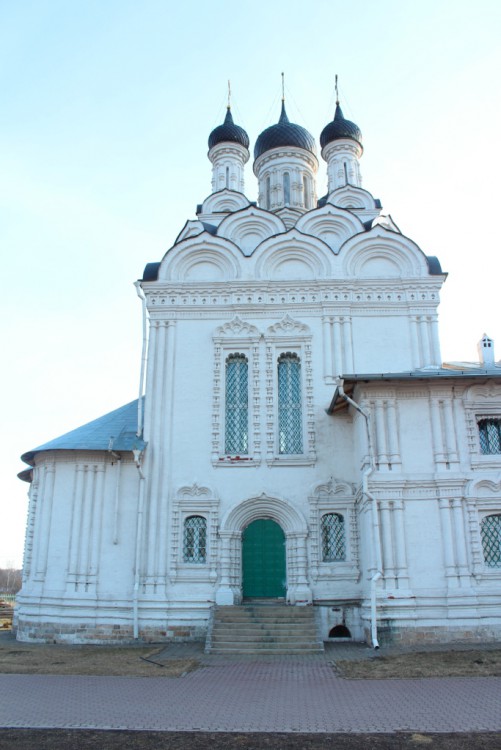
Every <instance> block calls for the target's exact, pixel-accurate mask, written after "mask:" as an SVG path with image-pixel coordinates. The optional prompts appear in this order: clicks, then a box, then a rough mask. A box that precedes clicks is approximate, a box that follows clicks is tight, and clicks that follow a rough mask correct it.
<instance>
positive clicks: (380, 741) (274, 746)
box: [0, 729, 501, 750]
mask: <svg viewBox="0 0 501 750" xmlns="http://www.w3.org/2000/svg"><path fill="white" fill-rule="evenodd" d="M0 747H1V748H2V750H33V748H36V749H37V750H206V748H208V747H210V748H211V750H234V749H237V750H265V749H266V750H324V749H325V750H328V749H331V748H336V750H337V748H342V749H343V750H417V749H418V748H431V750H498V749H499V748H501V735H499V734H494V733H491V732H478V733H465V734H415V733H414V734H411V733H403V732H402V733H401V732H397V733H395V734H299V733H298V734H285V733H282V732H273V733H267V732H249V733H247V734H239V733H233V732H231V733H230V732H210V733H209V732H124V731H113V732H112V731H94V730H84V729H78V730H68V729H44V730H40V729H36V730H33V729H0Z"/></svg>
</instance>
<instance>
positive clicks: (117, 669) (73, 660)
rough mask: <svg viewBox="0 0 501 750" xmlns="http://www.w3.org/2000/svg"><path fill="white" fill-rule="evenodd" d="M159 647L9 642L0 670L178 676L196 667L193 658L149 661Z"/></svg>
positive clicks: (1, 651) (1, 649)
mask: <svg viewBox="0 0 501 750" xmlns="http://www.w3.org/2000/svg"><path fill="white" fill-rule="evenodd" d="M161 650H162V649H160V648H158V647H157V648H156V649H154V650H153V649H152V648H151V647H149V648H148V647H138V646H114V647H112V646H62V645H52V644H39V643H36V644H35V643H16V642H15V641H10V642H6V643H1V644H0V673H3V674H64V675H68V674H75V675H111V676H120V677H180V676H181V675H183V674H186V673H187V672H191V671H193V670H194V669H197V667H198V666H199V663H198V662H197V660H196V659H169V660H165V661H162V662H161V663H152V661H153V662H154V661H155V656H156V655H157V654H159V653H160V652H161ZM145 659H151V660H152V661H145Z"/></svg>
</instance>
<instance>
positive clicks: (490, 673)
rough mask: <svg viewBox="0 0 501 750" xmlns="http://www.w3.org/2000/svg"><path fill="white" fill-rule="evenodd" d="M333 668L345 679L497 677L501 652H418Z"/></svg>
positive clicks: (345, 663)
mask: <svg viewBox="0 0 501 750" xmlns="http://www.w3.org/2000/svg"><path fill="white" fill-rule="evenodd" d="M334 668H335V669H336V671H337V672H338V674H339V675H340V676H341V677H346V678H347V679H352V680H360V679H362V680H363V679H366V680H367V679H373V680H384V679H405V678H409V677H500V676H501V649H493V650H488V651H487V650H482V651H480V650H478V651H477V650H468V651H420V652H417V653H409V654H398V655H393V656H392V655H388V656H382V655H377V656H374V657H372V658H370V659H361V660H356V661H354V660H353V661H352V660H349V661H348V660H345V661H342V660H341V661H336V662H335V664H334Z"/></svg>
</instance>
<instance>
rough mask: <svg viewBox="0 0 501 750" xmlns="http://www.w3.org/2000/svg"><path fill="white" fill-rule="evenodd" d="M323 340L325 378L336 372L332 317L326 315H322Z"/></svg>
mask: <svg viewBox="0 0 501 750" xmlns="http://www.w3.org/2000/svg"><path fill="white" fill-rule="evenodd" d="M322 333H323V337H322V342H323V348H324V378H330V377H332V376H333V375H335V373H334V372H333V369H332V346H331V318H328V317H327V316H326V315H324V316H323V317H322Z"/></svg>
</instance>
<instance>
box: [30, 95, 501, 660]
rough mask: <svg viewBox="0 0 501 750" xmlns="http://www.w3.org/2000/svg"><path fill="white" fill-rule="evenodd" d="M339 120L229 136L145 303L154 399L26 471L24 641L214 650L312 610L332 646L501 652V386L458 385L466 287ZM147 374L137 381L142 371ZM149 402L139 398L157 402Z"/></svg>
mask: <svg viewBox="0 0 501 750" xmlns="http://www.w3.org/2000/svg"><path fill="white" fill-rule="evenodd" d="M362 152H363V147H362V135H361V132H360V129H359V128H358V126H357V125H355V124H354V123H353V122H350V121H349V120H346V119H345V118H344V116H343V113H342V110H341V107H340V106H339V103H337V105H336V111H335V116H334V119H333V120H332V121H331V122H329V123H328V124H327V125H326V127H325V128H324V130H323V131H322V133H321V135H320V157H321V159H323V161H324V162H326V166H327V180H328V188H327V194H326V195H325V196H324V197H321V198H318V197H317V170H318V168H319V155H318V150H317V146H316V142H315V139H314V138H313V136H312V135H311V134H310V133H309V132H308V131H307V130H305V129H304V128H303V127H301V126H299V125H296V124H293V123H292V122H290V121H289V119H288V117H287V114H286V110H285V105H284V103H283V102H282V111H281V114H280V118H279V121H278V123H277V124H275V125H272V126H271V127H268V128H267V129H266V130H264V132H262V133H261V134H260V135H259V137H258V138H257V141H256V143H255V145H254V162H253V172H254V175H255V178H256V180H257V184H258V194H259V198H258V201H257V203H255V202H252V201H250V200H248V199H247V198H246V196H245V187H244V168H245V164H246V163H247V161H248V160H249V158H250V151H249V138H248V136H247V133H246V132H245V131H244V130H243V129H242V128H241V127H239V126H238V125H236V124H235V123H234V121H233V118H232V114H231V110H230V107H228V111H227V114H226V118H225V120H224V123H223V124H222V125H220V126H219V127H216V128H215V130H213V131H212V133H211V134H210V136H209V151H208V158H209V160H210V163H211V165H212V192H211V194H210V195H209V196H208V197H207V198H206V199H205V200H204V201H203V203H201V204H200V205H198V207H197V210H196V219H194V220H189V221H187V222H186V223H185V225H184V227H183V228H182V229H181V231H180V233H179V235H178V237H177V239H176V241H175V243H174V245H173V246H172V247H171V248H170V249H169V250H168V251H167V252H166V253H165V255H164V257H163V258H162V259H161V260H160V261H159V262H156V263H150V264H148V265H147V266H146V268H145V270H144V274H143V278H142V279H141V280H140V281H139V282H138V284H137V291H138V294H139V296H140V297H141V298H142V300H143V314H144V323H145V328H146V327H147V329H148V335H147V336H145V344H144V352H143V357H142V362H143V367H142V370H143V372H142V374H141V393H144V396H142V397H141V398H140V399H139V400H137V401H133V402H131V403H130V404H127V405H126V406H123V407H122V408H120V409H117V410H115V411H113V412H111V413H109V414H106V415H105V416H103V417H101V418H100V419H97V420H95V421H93V422H90V423H89V424H86V425H84V426H82V427H79V428H77V429H75V430H73V431H72V432H69V433H68V434H66V435H63V436H62V437H59V438H57V439H55V440H51V441H49V442H47V443H46V444H44V445H41V446H39V447H37V448H35V449H33V450H30V451H28V452H27V453H25V454H24V455H23V460H24V461H25V462H26V463H27V464H28V465H29V468H27V469H25V470H24V471H23V472H22V473H21V474H20V477H21V478H22V479H24V480H26V481H28V482H30V492H29V495H30V504H29V515H28V524H27V534H26V546H25V558H24V579H23V587H22V590H21V592H20V594H19V595H18V615H17V637H18V638H19V639H20V640H24V641H47V640H50V641H59V642H63V641H65V642H75V643H85V642H95V641H96V639H102V640H106V641H108V642H120V641H127V640H132V639H133V638H141V639H144V640H147V641H161V640H172V639H177V640H182V639H185V640H188V639H203V638H204V637H205V635H206V633H207V630H208V627H209V623H210V621H211V617H212V614H213V612H214V608H223V607H224V608H229V607H235V606H237V605H240V604H242V603H244V604H245V603H246V602H248V601H256V600H258V601H263V600H264V601H278V602H283V606H284V607H286V606H287V605H289V606H290V607H299V606H303V607H304V606H311V607H312V608H313V609H314V610H315V612H316V615H317V624H318V628H319V633H320V637H321V639H324V640H327V639H328V638H329V637H333V636H334V637H335V636H336V635H338V634H341V635H342V636H344V637H351V638H353V639H354V640H366V641H368V642H369V643H372V644H373V645H375V644H376V643H378V642H380V643H385V642H388V641H390V640H392V639H393V640H395V639H396V640H399V641H401V642H409V643H410V642H415V641H420V642H428V641H468V640H470V641H471V640H475V639H484V640H489V639H491V640H493V639H496V638H499V637H500V636H501V365H497V364H496V363H495V359H494V351H493V342H492V341H491V340H490V339H489V338H488V337H487V336H484V337H483V338H482V340H481V342H480V344H479V355H480V356H479V359H480V361H479V363H459V364H458V363H455V364H442V360H441V354H440V343H439V335H438V323H437V308H438V305H439V297H440V290H441V287H442V284H443V283H444V280H445V278H446V274H445V273H444V272H443V271H442V269H441V267H440V263H439V261H438V260H437V258H435V257H429V256H427V255H426V254H425V252H423V250H421V249H420V248H419V247H418V246H417V245H416V243H415V242H413V241H412V240H411V239H409V238H408V237H406V236H404V235H403V234H402V233H401V232H400V230H399V228H398V227H397V225H396V224H395V223H394V222H393V221H392V219H391V217H390V216H387V215H384V214H382V212H381V203H380V201H379V200H377V199H375V198H374V197H373V196H372V194H371V193H370V192H368V190H366V189H365V188H362V180H361V175H360V167H359V160H360V158H361V156H362ZM139 369H140V368H139V363H138V372H139ZM143 381H144V384H143Z"/></svg>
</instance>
